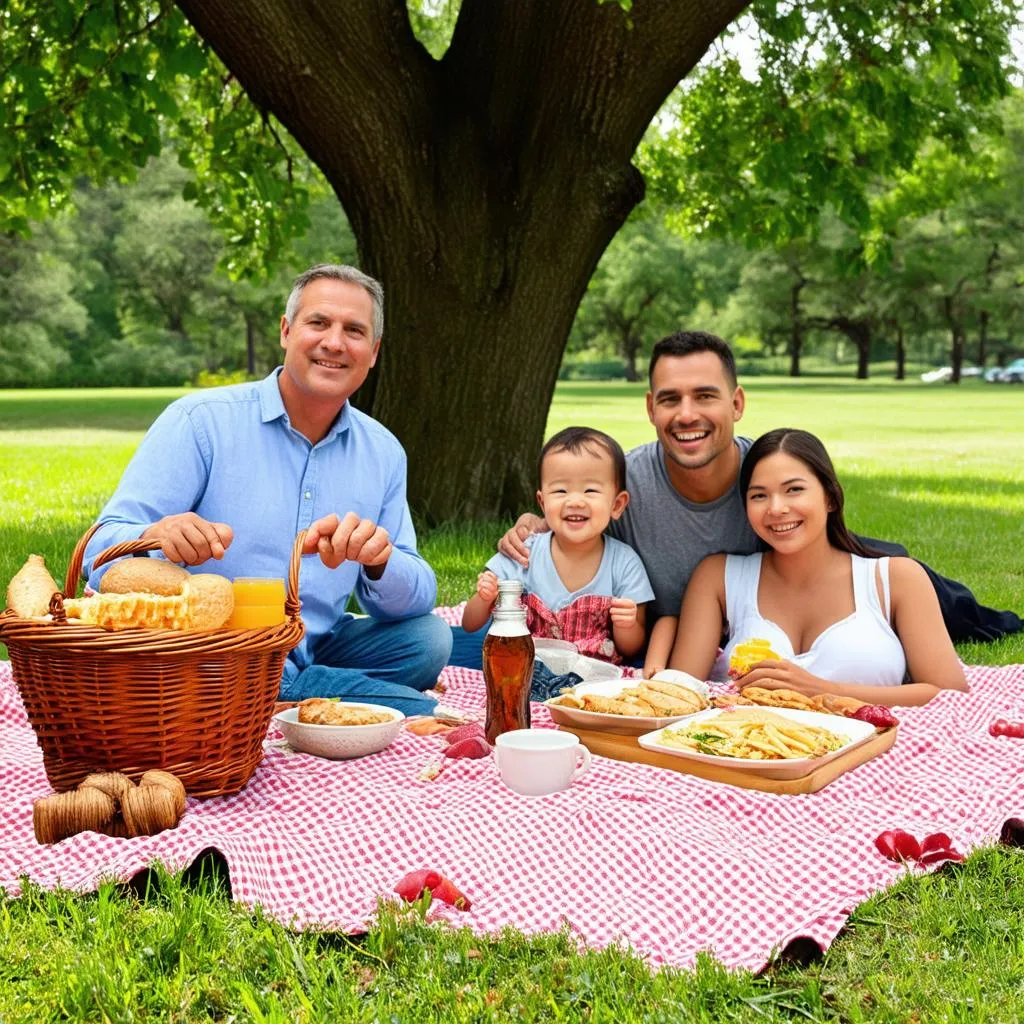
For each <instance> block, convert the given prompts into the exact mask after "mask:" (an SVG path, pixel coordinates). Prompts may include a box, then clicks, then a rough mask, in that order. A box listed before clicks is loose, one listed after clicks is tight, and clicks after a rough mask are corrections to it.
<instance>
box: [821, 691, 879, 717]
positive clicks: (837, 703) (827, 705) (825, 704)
mask: <svg viewBox="0 0 1024 1024" xmlns="http://www.w3.org/2000/svg"><path fill="white" fill-rule="evenodd" d="M811 703H813V704H814V706H815V708H816V709H817V710H818V711H823V712H824V713H825V714H826V715H845V716H846V717H849V716H850V715H852V714H853V713H854V712H855V711H858V710H859V709H860V708H862V707H865V706H866V705H865V703H864V701H862V700H857V699H856V698H855V697H839V696H837V695H836V694H834V693H817V694H815V695H814V696H813V697H812V698H811Z"/></svg>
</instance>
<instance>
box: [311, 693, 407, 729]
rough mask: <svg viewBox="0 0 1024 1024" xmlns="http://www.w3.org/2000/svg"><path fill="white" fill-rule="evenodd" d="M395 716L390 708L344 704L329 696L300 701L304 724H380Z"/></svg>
mask: <svg viewBox="0 0 1024 1024" xmlns="http://www.w3.org/2000/svg"><path fill="white" fill-rule="evenodd" d="M393 717H394V715H393V713H392V712H391V711H390V710H388V711H374V710H372V709H371V708H370V707H368V706H367V705H365V704H343V703H342V702H341V701H340V700H331V699H330V698H328V697H308V698H307V699H306V700H303V701H299V721H300V722H302V723H303V725H379V724H380V723H381V722H390V721H391V720H392V718H393Z"/></svg>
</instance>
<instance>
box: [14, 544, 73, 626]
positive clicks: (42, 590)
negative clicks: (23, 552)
mask: <svg viewBox="0 0 1024 1024" xmlns="http://www.w3.org/2000/svg"><path fill="white" fill-rule="evenodd" d="M58 590H60V587H58V586H57V584H56V583H55V582H54V579H53V577H52V576H51V575H50V574H49V572H48V571H47V569H46V563H45V562H44V561H43V556H42V555H29V556H28V561H27V562H26V563H25V564H24V565H23V566H22V567H21V568H20V569H19V570H18V571H17V572H16V573H15V574H14V577H13V578H12V579H11V582H10V583H9V584H8V585H7V606H8V607H9V608H10V609H11V610H12V611H13V612H14V613H15V614H16V615H20V616H21V617H22V618H23V619H34V618H39V617H40V616H43V615H47V614H49V611H50V598H51V597H53V595H54V593H55V592H56V591H58Z"/></svg>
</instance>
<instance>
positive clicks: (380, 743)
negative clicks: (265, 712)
mask: <svg viewBox="0 0 1024 1024" xmlns="http://www.w3.org/2000/svg"><path fill="white" fill-rule="evenodd" d="M344 703H345V704H349V705H351V706H352V707H361V708H369V709H370V710H371V711H384V712H386V713H387V714H388V715H390V716H391V718H390V720H389V721H387V722H378V723H376V724H374V725H311V724H309V723H307V722H300V721H299V709H298V708H288V710H287V711H279V712H278V713H277V714H276V715H274V721H275V722H276V723H277V727H278V728H279V729H280V730H281V732H282V733H284V738H285V739H286V740H287V741H288V743H289V744H290V745H291V746H292V747H294V748H295V749H296V750H301V751H303V752H304V753H306V754H315V755H316V756H317V757H327V758H330V759H331V760H332V761H342V760H345V759H347V758H352V757H365V756H366V755H367V754H376V753H377V752H378V751H379V750H383V749H384V748H385V747H386V746H388V745H389V744H390V743H391V741H392V740H393V739H394V738H395V737H396V736H397V735H398V733H399V731H400V730H401V728H402V722H404V721H405V715H403V714H402V712H401V711H396V710H395V709H394V708H386V707H384V705H382V704H365V703H363V702H362V701H345V702H344Z"/></svg>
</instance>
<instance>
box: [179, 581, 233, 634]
mask: <svg viewBox="0 0 1024 1024" xmlns="http://www.w3.org/2000/svg"><path fill="white" fill-rule="evenodd" d="M234 608H235V590H234V587H233V586H232V585H231V580H229V579H227V577H225V576H217V575H216V574H215V573H210V572H202V573H196V574H195V575H194V576H191V577H190V578H189V581H188V614H189V628H191V629H220V627H221V626H223V625H224V623H226V622H227V621H228V619H230V618H231V613H232V612H233V611H234Z"/></svg>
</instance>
